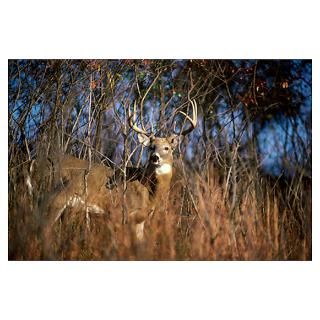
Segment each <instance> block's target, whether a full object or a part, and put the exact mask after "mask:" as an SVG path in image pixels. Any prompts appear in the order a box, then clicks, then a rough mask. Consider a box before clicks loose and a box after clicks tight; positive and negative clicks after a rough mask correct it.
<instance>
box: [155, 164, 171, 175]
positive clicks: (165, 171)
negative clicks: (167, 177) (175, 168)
mask: <svg viewBox="0 0 320 320" xmlns="http://www.w3.org/2000/svg"><path fill="white" fill-rule="evenodd" d="M171 172H172V167H171V165H170V164H168V163H164V164H163V165H162V166H160V167H159V168H157V169H156V174H157V175H163V174H168V173H171Z"/></svg>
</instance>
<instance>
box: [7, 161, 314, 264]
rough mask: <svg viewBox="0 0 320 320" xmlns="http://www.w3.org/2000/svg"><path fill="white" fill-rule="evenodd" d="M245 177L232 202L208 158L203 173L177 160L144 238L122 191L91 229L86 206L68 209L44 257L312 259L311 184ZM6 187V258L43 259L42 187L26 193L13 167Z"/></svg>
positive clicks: (20, 173)
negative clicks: (129, 219) (127, 218)
mask: <svg viewBox="0 0 320 320" xmlns="http://www.w3.org/2000/svg"><path fill="white" fill-rule="evenodd" d="M250 178H251V179H252V178H253V177H250V176H247V178H245V177H243V179H242V180H241V182H239V185H240V186H241V187H242V193H241V194H240V193H239V194H240V195H239V199H238V201H237V205H236V206H235V207H231V206H230V198H229V196H228V195H227V194H226V192H225V187H226V186H225V184H224V182H222V181H223V180H221V177H219V175H218V174H217V172H216V171H215V170H214V169H213V167H212V166H211V167H210V170H207V172H205V173H201V172H191V171H190V170H186V168H184V170H182V169H181V167H180V168H177V169H176V173H175V177H174V179H173V181H172V186H171V192H170V195H169V197H168V201H167V203H165V204H163V206H162V207H161V208H159V209H158V210H157V211H156V213H155V214H154V216H153V217H152V218H151V219H150V220H149V221H148V222H147V223H146V225H145V240H144V242H143V243H138V242H137V240H136V238H135V234H134V230H133V228H132V226H131V225H122V224H121V212H122V203H121V201H122V199H123V197H122V196H121V194H120V192H118V193H117V194H116V195H115V200H114V202H113V203H110V207H109V214H108V215H100V216H98V215H96V216H95V215H91V216H90V229H88V228H87V221H86V215H85V212H84V211H82V210H75V209H72V210H70V209H69V210H66V211H65V213H64V215H63V217H62V218H61V219H60V220H59V221H58V222H57V223H56V225H55V227H54V232H53V235H52V237H53V238H52V239H51V240H52V243H53V250H52V252H51V253H50V259H53V260H310V259H311V188H310V185H309V186H306V187H303V186H302V185H299V187H300V189H299V191H300V194H298V193H297V191H295V192H294V193H293V194H292V195H291V196H290V192H291V193H292V190H291V191H290V189H289V187H290V186H287V187H284V186H281V185H280V183H279V181H276V182H274V181H272V180H270V179H264V178H257V177H254V178H255V183H254V184H253V183H250ZM43 181H46V180H45V179H43ZM45 183H46V182H44V184H45ZM300 183H301V184H302V182H300ZM291 188H292V185H291ZM296 189H297V187H296ZM9 190H10V192H9V259H10V260H42V259H47V258H48V256H47V255H46V252H44V251H43V250H44V246H43V243H42V240H41V231H42V230H41V228H42V224H41V221H42V219H43V217H44V216H45V212H41V209H39V208H41V206H40V205H39V203H41V202H42V201H46V200H45V199H46V197H45V196H46V193H47V192H48V188H46V185H41V188H40V187H39V188H38V190H37V192H35V194H34V195H32V196H31V195H30V194H28V192H27V189H26V187H25V180H24V171H23V170H21V167H20V168H19V167H18V168H16V169H12V170H11V171H10V172H9ZM290 197H291V198H290Z"/></svg>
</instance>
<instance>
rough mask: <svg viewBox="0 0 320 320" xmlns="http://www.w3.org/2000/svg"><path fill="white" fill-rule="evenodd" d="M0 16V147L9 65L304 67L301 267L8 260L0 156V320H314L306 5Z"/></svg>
mask: <svg viewBox="0 0 320 320" xmlns="http://www.w3.org/2000/svg"><path fill="white" fill-rule="evenodd" d="M0 9H1V10H0V12H1V15H2V17H1V19H0V23H1V25H0V27H1V28H0V30H1V40H2V46H1V47H2V49H1V66H0V70H1V71H2V72H1V87H0V88H1V91H0V92H1V93H2V94H1V101H0V106H1V108H0V112H1V116H0V121H1V123H0V124H1V125H0V130H1V134H0V136H1V145H2V146H5V147H6V146H7V72H6V71H7V59H8V58H22V57H24V58H56V57H60V58H140V57H148V58H164V57H166V58H312V59H313V99H312V100H313V261H312V262H299V263H296V262H294V263H292V262H291V263H290V262H280V263H279V262H278V263H277V262H247V263H242V262H235V263H231V262H226V263H220V262H207V263H197V262H190V263H188V262H174V263H168V262H154V263H139V262H138V263H128V262H106V263H97V262H95V263H83V262H79V263H70V262H69V263H68V262H65V263H47V262H34V263H32V262H8V261H7V212H8V211H7V185H6V180H7V157H6V152H2V153H1V155H0V161H1V163H0V164H1V177H2V183H1V193H0V194H1V196H0V197H1V198H0V205H1V208H0V209H1V210H0V218H1V220H0V228H1V229H0V294H1V310H0V315H1V318H5V319H7V318H8V319H43V318H46V319H57V318H68V317H69V318H75V319H88V318H93V319H94V318H98V317H101V316H106V317H109V318H111V319H124V318H130V319H132V318H139V319H150V318H153V319H166V318H174V317H177V318H187V319H195V318H196V319H198V318H199V319H201V318H204V317H208V316H210V317H211V316H212V317H216V318H218V319H221V318H222V319H224V318H237V319H238V318H244V319H257V318H259V319H272V318H283V319H288V318H290V319H301V318H305V319H314V318H319V308H317V300H318V299H317V298H318V297H317V296H318V295H316V294H315V293H314V292H313V289H314V288H319V287H320V283H319V276H318V274H319V270H320V268H319V267H320V266H319V264H320V263H319V262H320V258H319V252H320V250H319V249H320V248H319V243H320V242H319V226H320V221H319V220H320V219H319V213H320V206H319V198H320V197H319V194H318V189H319V183H318V181H319V180H318V179H319V169H318V166H317V164H318V163H320V158H319V151H318V146H317V142H318V141H319V129H318V128H319V124H318V121H319V111H318V110H319V105H320V104H319V102H320V99H319V91H320V90H319V89H318V88H319V87H320V81H319V74H320V69H319V66H320V60H319V53H320V50H319V41H318V40H317V39H318V34H317V32H316V30H319V22H318V21H319V17H318V10H317V7H316V6H315V5H313V4H312V1H309V0H305V1H304V2H301V1H290V2H289V1H282V2H280V1H276V0H269V1H264V2H261V1H259V2H258V1H248V0H245V1H224V2H222V1H221V3H220V2H219V3H217V2H216V1H215V2H213V1H202V0H198V1H196V2H192V1H183V2H182V1H181V2H180V1H176V2H174V1H172V0H171V1H168V0H162V1H161V2H160V1H159V2H151V1H146V0H144V1H119V0H118V1H113V2H111V3H109V2H105V1H96V0H92V1H88V2H87V1H77V2H73V1H69V2H67V1H61V0H56V1H50V2H49V1H46V2H44V1H34V0H31V1H21V0H19V1H10V2H9V1H7V2H5V1H2V2H1V8H0ZM315 88H316V89H315ZM5 149H6V148H5ZM316 297H317V298H316ZM315 299H317V300H316V301H315Z"/></svg>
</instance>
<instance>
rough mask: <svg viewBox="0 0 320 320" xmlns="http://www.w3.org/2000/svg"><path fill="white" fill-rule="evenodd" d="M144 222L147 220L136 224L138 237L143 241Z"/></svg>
mask: <svg viewBox="0 0 320 320" xmlns="http://www.w3.org/2000/svg"><path fill="white" fill-rule="evenodd" d="M144 223H145V221H143V222H141V223H138V224H136V237H137V239H138V240H139V241H142V240H143V236H144V234H143V229H144Z"/></svg>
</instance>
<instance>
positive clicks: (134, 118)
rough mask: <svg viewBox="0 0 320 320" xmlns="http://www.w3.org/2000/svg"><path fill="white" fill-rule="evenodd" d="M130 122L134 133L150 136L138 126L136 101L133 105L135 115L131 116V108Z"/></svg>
mask: <svg viewBox="0 0 320 320" xmlns="http://www.w3.org/2000/svg"><path fill="white" fill-rule="evenodd" d="M128 120H129V126H130V128H131V129H132V130H133V131H135V132H136V133H141V134H144V135H146V136H148V133H147V131H146V130H142V129H140V128H139V127H138V126H137V124H136V120H137V103H136V101H134V103H133V114H131V112H130V107H129V119H128Z"/></svg>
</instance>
